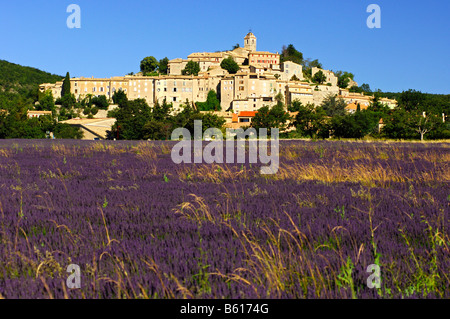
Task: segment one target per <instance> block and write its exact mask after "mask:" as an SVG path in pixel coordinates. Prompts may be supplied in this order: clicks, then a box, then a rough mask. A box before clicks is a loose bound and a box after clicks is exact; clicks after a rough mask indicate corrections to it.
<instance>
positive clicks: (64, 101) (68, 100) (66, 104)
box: [61, 94, 77, 110]
mask: <svg viewBox="0 0 450 319" xmlns="http://www.w3.org/2000/svg"><path fill="white" fill-rule="evenodd" d="M76 103H77V100H76V98H75V95H73V94H66V95H64V96H63V97H62V98H61V107H63V108H65V109H67V110H70V109H72V108H73V107H74V106H75V104H76Z"/></svg>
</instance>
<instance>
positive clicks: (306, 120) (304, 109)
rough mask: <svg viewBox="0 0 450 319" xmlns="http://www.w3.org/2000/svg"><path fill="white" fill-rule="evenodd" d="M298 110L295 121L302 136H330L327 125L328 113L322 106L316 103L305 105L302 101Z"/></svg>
mask: <svg viewBox="0 0 450 319" xmlns="http://www.w3.org/2000/svg"><path fill="white" fill-rule="evenodd" d="M297 112H298V113H297V115H296V117H295V121H294V126H295V127H296V130H297V132H299V133H300V134H301V135H302V136H309V137H311V138H313V137H315V136H320V137H322V138H325V137H328V131H329V129H328V126H327V125H326V120H325V118H326V114H325V111H324V110H323V109H322V108H321V107H317V108H316V107H314V104H310V103H308V104H307V105H306V106H303V105H302V104H301V103H300V105H299V106H298V111H297Z"/></svg>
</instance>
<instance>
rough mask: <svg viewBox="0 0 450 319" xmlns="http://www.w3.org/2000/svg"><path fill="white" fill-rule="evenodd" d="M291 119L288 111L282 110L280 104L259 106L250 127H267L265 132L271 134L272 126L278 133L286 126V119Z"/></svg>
mask: <svg viewBox="0 0 450 319" xmlns="http://www.w3.org/2000/svg"><path fill="white" fill-rule="evenodd" d="M290 119H291V117H290V115H289V113H288V112H286V111H285V110H284V107H283V106H282V105H274V106H273V107H269V106H267V105H266V106H263V107H261V108H260V109H259V110H258V112H257V113H256V115H255V116H254V117H253V120H252V127H254V128H255V129H257V130H258V129H260V128H267V133H268V134H269V135H271V130H272V129H273V128H278V129H279V130H280V133H282V132H284V131H285V130H286V129H287V127H288V121H289V120H290Z"/></svg>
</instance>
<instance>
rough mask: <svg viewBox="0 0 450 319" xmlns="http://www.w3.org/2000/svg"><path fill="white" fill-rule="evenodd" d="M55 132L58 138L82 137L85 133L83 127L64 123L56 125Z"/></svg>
mask: <svg viewBox="0 0 450 319" xmlns="http://www.w3.org/2000/svg"><path fill="white" fill-rule="evenodd" d="M53 134H54V136H55V138H58V139H82V138H83V135H84V133H83V131H82V130H81V128H79V127H77V126H72V125H69V124H63V123H58V124H56V125H55V127H54V129H53Z"/></svg>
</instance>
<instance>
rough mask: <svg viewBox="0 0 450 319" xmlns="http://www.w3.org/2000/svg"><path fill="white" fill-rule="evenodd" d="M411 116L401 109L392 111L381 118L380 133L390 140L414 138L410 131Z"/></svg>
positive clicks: (412, 132)
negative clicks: (381, 126)
mask: <svg viewBox="0 0 450 319" xmlns="http://www.w3.org/2000/svg"><path fill="white" fill-rule="evenodd" d="M411 120H412V118H411V114H410V113H409V112H407V111H405V110H404V109H402V108H396V109H394V110H392V111H391V112H390V113H389V114H388V115H385V116H383V124H384V126H383V128H382V130H381V133H382V135H383V136H384V137H387V138H392V139H411V138H414V137H416V134H415V132H414V130H413V129H411Z"/></svg>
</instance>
